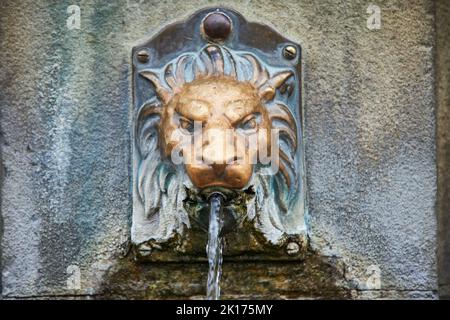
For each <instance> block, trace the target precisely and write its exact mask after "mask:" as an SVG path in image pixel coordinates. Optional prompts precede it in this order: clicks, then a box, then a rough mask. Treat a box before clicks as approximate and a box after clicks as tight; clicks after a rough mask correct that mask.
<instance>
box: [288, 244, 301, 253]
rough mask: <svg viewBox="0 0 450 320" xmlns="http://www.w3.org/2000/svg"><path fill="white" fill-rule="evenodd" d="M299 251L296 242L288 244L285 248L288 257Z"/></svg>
mask: <svg viewBox="0 0 450 320" xmlns="http://www.w3.org/2000/svg"><path fill="white" fill-rule="evenodd" d="M299 251H300V246H299V245H298V243H297V242H289V243H288V244H287V246H286V253H287V254H288V255H290V256H294V255H296V254H297V253H298V252H299Z"/></svg>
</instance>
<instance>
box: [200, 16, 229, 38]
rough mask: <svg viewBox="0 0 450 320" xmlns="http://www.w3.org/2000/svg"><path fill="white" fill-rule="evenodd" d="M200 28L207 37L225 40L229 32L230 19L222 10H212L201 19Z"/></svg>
mask: <svg viewBox="0 0 450 320" xmlns="http://www.w3.org/2000/svg"><path fill="white" fill-rule="evenodd" d="M202 28H203V32H204V33H205V35H206V36H207V37H208V38H210V39H212V40H225V39H226V38H228V36H229V35H230V33H231V29H232V25H231V19H230V17H228V16H227V15H226V14H225V13H223V12H220V11H216V12H212V13H210V14H208V15H207V16H206V17H205V19H204V20H203V23H202Z"/></svg>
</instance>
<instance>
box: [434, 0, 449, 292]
mask: <svg viewBox="0 0 450 320" xmlns="http://www.w3.org/2000/svg"><path fill="white" fill-rule="evenodd" d="M449 21H450V2H449V1H446V0H439V1H437V5H436V40H437V61H436V66H437V68H436V71H437V72H436V79H437V84H438V85H437V98H438V134H437V137H438V182H439V183H438V188H439V193H438V216H439V242H438V244H439V246H438V257H439V294H440V296H441V297H442V298H446V299H450V218H449V217H450V23H449Z"/></svg>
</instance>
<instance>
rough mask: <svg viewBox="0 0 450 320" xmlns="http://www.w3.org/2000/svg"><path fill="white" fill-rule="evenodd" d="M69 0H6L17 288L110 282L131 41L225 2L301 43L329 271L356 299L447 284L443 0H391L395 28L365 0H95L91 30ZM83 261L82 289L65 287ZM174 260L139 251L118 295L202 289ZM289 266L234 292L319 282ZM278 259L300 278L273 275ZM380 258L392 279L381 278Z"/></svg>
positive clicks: (122, 187)
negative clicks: (439, 122) (442, 185)
mask: <svg viewBox="0 0 450 320" xmlns="http://www.w3.org/2000/svg"><path fill="white" fill-rule="evenodd" d="M138 3H140V4H138ZM70 4H72V2H71V1H60V2H59V3H58V4H54V2H52V1H45V0H38V1H12V0H4V1H2V2H1V4H0V47H1V48H2V50H1V51H0V61H1V63H2V64H1V69H2V72H1V73H0V86H1V90H0V106H1V122H0V125H1V133H2V140H1V142H2V145H1V150H2V159H3V166H4V177H3V183H2V191H1V192H2V193H1V197H2V202H1V214H2V218H3V224H4V227H3V229H4V231H3V237H2V257H1V259H2V295H3V297H5V298H13V297H36V296H55V295H64V296H74V295H81V296H87V297H91V296H96V295H98V296H100V297H102V296H108V294H109V293H108V292H105V291H104V288H108V285H107V284H105V282H108V281H114V280H115V279H114V277H110V276H107V275H108V273H109V272H110V271H111V270H113V269H115V268H119V269H120V266H123V263H122V262H121V261H122V260H121V256H123V255H125V254H126V252H127V240H128V237H129V227H130V226H129V224H130V215H131V199H130V157H129V154H130V140H129V128H130V127H129V126H130V119H129V107H130V103H131V97H130V74H131V70H130V68H131V64H130V53H131V48H132V46H134V45H135V44H136V43H139V40H140V39H142V38H144V37H147V36H148V35H149V34H151V33H153V32H155V31H157V30H159V29H160V28H161V26H162V25H165V24H168V23H170V22H171V21H173V20H178V19H181V18H184V17H186V16H187V15H189V14H190V13H192V12H194V11H196V10H197V9H199V8H202V7H206V6H213V5H225V6H228V7H232V8H234V9H236V10H238V11H240V12H241V13H242V14H243V15H244V16H245V17H246V18H247V19H248V20H250V21H251V20H255V21H263V22H265V23H267V24H269V25H271V26H273V27H274V28H275V29H277V30H278V31H280V32H281V33H282V34H283V35H285V36H286V37H288V38H291V39H292V40H294V41H296V42H299V43H301V44H302V46H303V56H304V97H305V104H304V108H305V122H306V123H305V124H306V134H305V135H306V136H305V140H306V160H307V175H308V177H307V179H308V195H309V216H308V225H309V228H310V236H311V245H312V247H313V248H314V249H315V250H316V251H317V252H318V253H319V255H320V256H321V257H323V259H332V260H333V261H337V262H336V263H335V266H336V268H338V269H339V270H341V271H342V272H340V273H337V274H336V275H331V276H330V275H329V276H328V277H329V278H330V279H331V280H332V281H334V282H335V283H336V284H337V285H339V286H342V287H343V288H346V289H351V293H352V297H355V298H358V297H371V298H377V297H383V298H389V297H406V298H417V297H426V298H434V297H436V291H437V271H436V261H435V260H436V258H435V250H436V229H437V226H436V217H435V201H436V157H435V140H436V139H435V129H436V128H435V113H436V103H435V95H434V91H435V90H434V67H433V66H434V55H433V46H434V24H435V21H434V3H433V2H432V1H428V0H414V1H406V0H397V1H396V0H392V1H379V3H378V5H379V6H380V7H381V10H382V28H381V30H369V29H368V28H367V26H366V20H367V18H368V16H369V15H368V14H367V13H366V10H367V6H368V4H369V3H368V2H367V1H363V0H358V1H351V2H350V1H344V0H321V1H316V0H314V1H313V0H297V1H277V2H275V1H271V0H265V1H259V0H258V1H245V2H242V1H237V0H236V1H206V0H205V1H203V0H191V1H171V2H161V1H150V0H142V1H137V0H128V1H126V0H123V1H114V2H110V1H106V0H105V1H95V2H94V1H87V0H85V1H83V0H82V1H78V3H77V4H78V5H79V6H80V7H81V13H82V20H81V30H68V29H67V28H66V19H67V17H68V14H66V8H67V6H68V5H70ZM127 4H128V5H127ZM327 257H331V258H327ZM127 263H129V262H128V260H127ZM333 263H334V262H333ZM318 265H321V264H318ZM69 266H75V267H79V268H80V274H81V288H80V289H75V290H74V289H70V288H69V289H68V287H67V279H68V277H69V275H68V274H67V268H68V267H69ZM118 266H119V267H118ZM231 267H232V266H231ZM297 267H300V268H301V267H302V266H301V264H299V266H297ZM297 267H296V268H292V270H291V271H292V273H297V272H298V271H297V269H298V268H297ZM130 268H131V267H130ZM148 268H150V269H151V270H156V269H157V270H158V271H154V272H155V274H156V276H155V275H149V276H148V277H146V276H145V275H143V273H145V272H146V270H147V269H148ZM173 268H174V267H173V265H172V266H171V267H170V268H169V267H167V269H165V268H164V266H162V267H161V265H159V266H158V267H157V268H156V267H155V268H153V267H151V266H139V265H133V268H132V270H133V272H132V273H130V277H132V278H133V279H132V280H133V281H131V280H130V281H129V282H127V281H125V282H124V283H121V284H119V285H117V286H116V288H115V290H118V293H116V295H115V297H122V298H123V297H127V296H128V295H129V296H130V297H134V296H137V295H135V294H134V292H136V290H138V291H140V292H141V295H140V297H142V296H144V297H157V296H170V297H177V296H181V295H183V296H189V295H196V294H200V293H201V290H202V289H201V288H202V283H203V282H202V281H203V280H202V279H203V278H202V277H203V276H198V273H199V272H202V271H201V270H203V269H204V268H203V267H202V266H199V267H198V271H197V272H194V274H191V273H189V274H188V273H186V274H185V275H184V276H185V278H177V281H176V282H174V281H173V280H174V279H173V276H172V275H173V273H172V271H173V270H172V269H173ZM178 268H179V270H183V268H185V266H184V265H179V266H178ZM236 268H239V267H236ZM261 268H266V267H265V266H261ZM319 268H322V267H319ZM377 268H378V269H377ZM285 269H286V268H285V267H284V268H281V267H280V268H276V267H271V266H270V265H269V266H268V267H267V268H266V269H264V270H266V271H264V272H263V273H264V274H262V275H258V274H256V273H255V275H254V276H253V278H252V279H254V280H253V282H251V281H250V282H248V283H247V284H246V288H240V287H239V285H240V284H239V282H238V283H236V282H233V279H230V280H229V282H226V283H224V291H223V293H224V294H225V296H226V295H227V290H229V291H228V294H229V296H233V297H239V296H244V295H245V296H248V294H249V292H252V288H253V287H252V286H254V292H255V293H254V295H252V296H253V297H258V296H259V297H273V296H289V297H304V296H308V291H305V290H304V288H302V286H303V284H302V282H296V281H293V285H287V284H288V283H289V280H288V279H289V272H285ZM276 270H279V272H281V274H286V278H287V281H285V280H284V279H280V278H279V277H275V278H276V279H278V282H277V281H275V280H270V279H275V278H274V273H276ZM288 270H290V269H288ZM327 270H328V269H326V268H324V269H323V270H321V272H325V273H326V272H328V271H327ZM373 270H379V271H380V273H381V289H380V290H371V288H374V287H370V286H369V287H368V286H367V281H368V280H371V273H372V272H373ZM230 272H231V271H230ZM319 273H320V272H319ZM181 274H182V275H181V276H183V273H181ZM202 274H203V273H202ZM249 274H251V272H249ZM306 274H308V273H306ZM196 275H197V276H196ZM195 277H197V278H195ZM224 277H225V279H224V281H228V280H227V279H226V276H224ZM271 277H272V278H271ZM261 279H263V280H264V279H265V280H264V281H266V282H268V283H269V284H267V286H268V287H269V288H270V290H266V291H259V289H258V288H259V286H258V285H256V284H257V283H259V284H261V283H264V281H261ZM267 279H268V280H267ZM270 281H273V282H274V283H270ZM194 282H195V283H194ZM325 282H326V281H325ZM186 283H188V284H189V285H188V286H187V287H185V286H184V285H185V284H186ZM296 284H297V285H296ZM180 288H182V289H183V290H184V291H183V293H180V292H178V291H177V290H181V289H180ZM186 288H188V289H186ZM375 289H376V288H375ZM277 290H278V291H277ZM283 290H284V291H283ZM132 292H133V293H132ZM286 292H288V293H289V292H293V293H294V294H293V295H288V294H287V295H286V294H285V293H286ZM295 292H300V293H298V294H295ZM128 293H129V294H128ZM309 295H310V296H312V297H314V296H318V295H316V293H315V292H313V291H311V292H309ZM138 296H139V295H138Z"/></svg>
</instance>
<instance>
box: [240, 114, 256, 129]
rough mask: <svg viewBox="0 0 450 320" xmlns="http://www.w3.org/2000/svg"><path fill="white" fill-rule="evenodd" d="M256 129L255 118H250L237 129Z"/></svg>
mask: <svg viewBox="0 0 450 320" xmlns="http://www.w3.org/2000/svg"><path fill="white" fill-rule="evenodd" d="M257 127H258V122H257V121H256V118H255V117H251V118H250V119H248V120H246V121H244V122H242V123H241V124H240V125H239V128H240V129H242V130H254V129H256V128H257Z"/></svg>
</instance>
